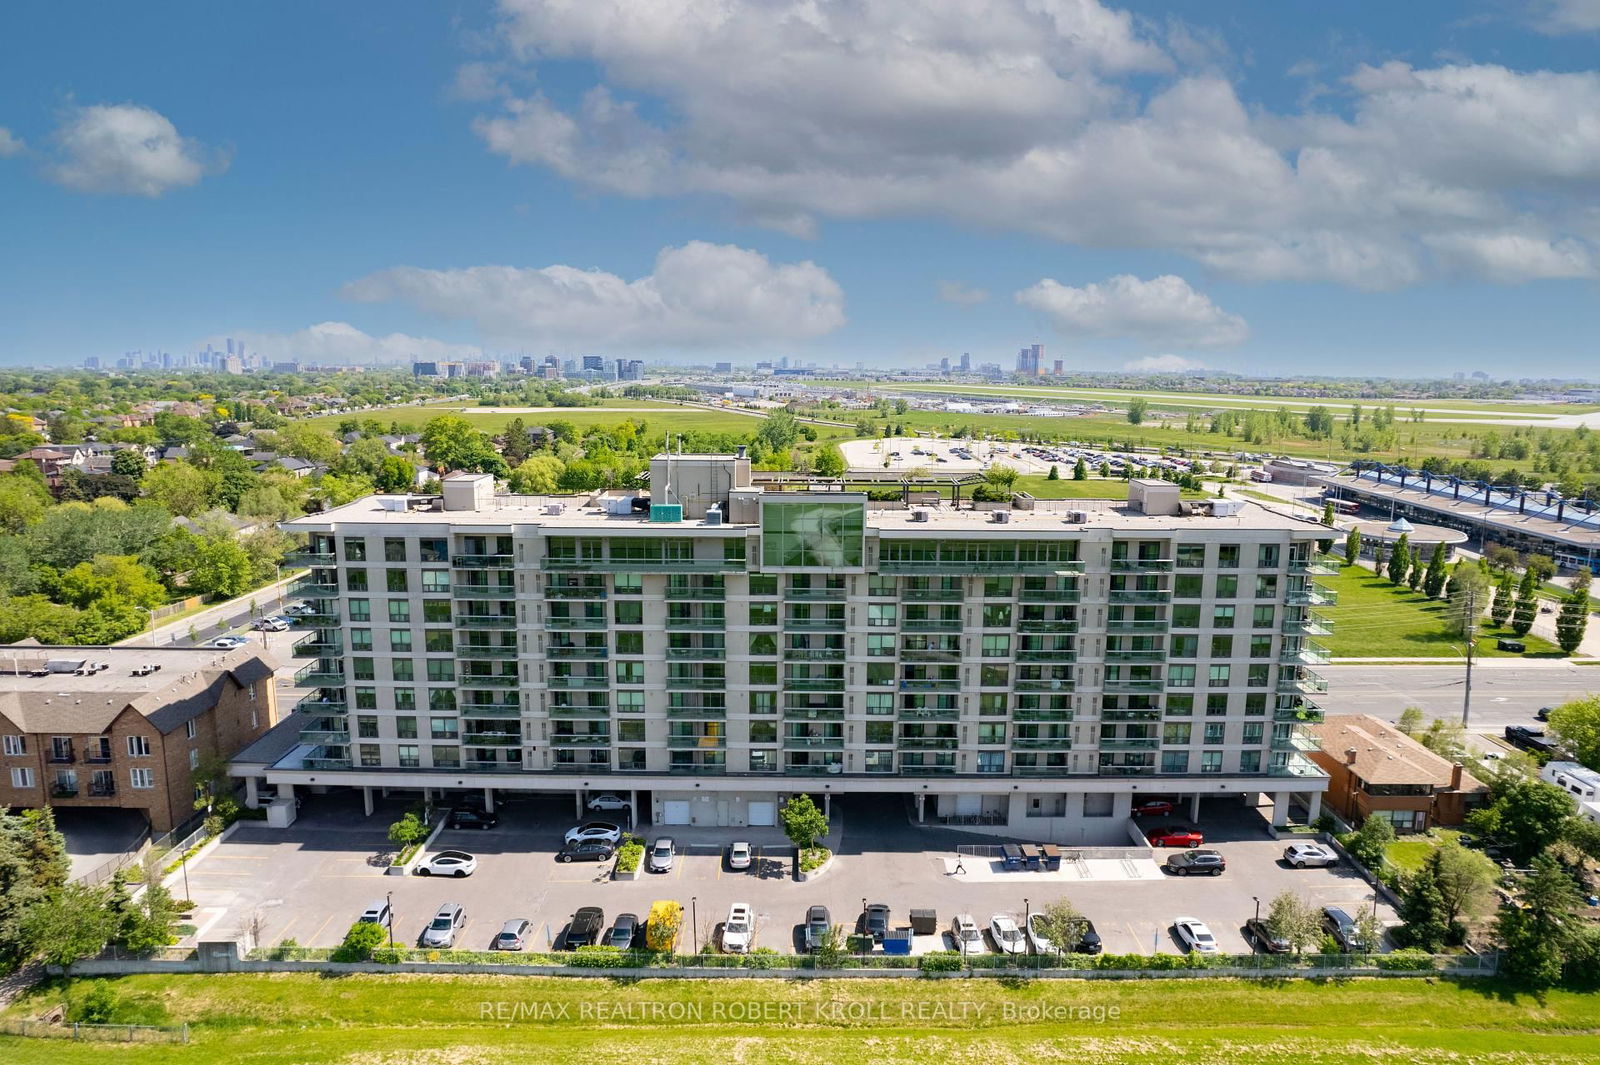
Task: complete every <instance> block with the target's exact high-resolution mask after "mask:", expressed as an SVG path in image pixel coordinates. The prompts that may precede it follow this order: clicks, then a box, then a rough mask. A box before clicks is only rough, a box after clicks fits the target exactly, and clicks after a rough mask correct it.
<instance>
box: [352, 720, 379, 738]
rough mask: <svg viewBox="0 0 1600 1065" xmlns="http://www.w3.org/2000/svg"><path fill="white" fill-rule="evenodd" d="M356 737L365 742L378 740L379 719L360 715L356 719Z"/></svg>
mask: <svg viewBox="0 0 1600 1065" xmlns="http://www.w3.org/2000/svg"><path fill="white" fill-rule="evenodd" d="M356 737H357V738H358V739H363V740H375V739H377V738H378V719H377V718H375V717H373V716H372V715H371V714H360V715H357V717H356Z"/></svg>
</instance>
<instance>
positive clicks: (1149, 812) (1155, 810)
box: [1133, 799, 1172, 817]
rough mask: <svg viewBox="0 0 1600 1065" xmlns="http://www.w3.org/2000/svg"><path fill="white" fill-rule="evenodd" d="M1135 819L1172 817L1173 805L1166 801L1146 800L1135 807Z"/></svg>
mask: <svg viewBox="0 0 1600 1065" xmlns="http://www.w3.org/2000/svg"><path fill="white" fill-rule="evenodd" d="M1133 816H1135V817H1171V816H1172V803H1170V802H1168V801H1167V800H1166V799H1146V800H1145V801H1144V802H1141V803H1139V804H1137V805H1136V806H1134V808H1133Z"/></svg>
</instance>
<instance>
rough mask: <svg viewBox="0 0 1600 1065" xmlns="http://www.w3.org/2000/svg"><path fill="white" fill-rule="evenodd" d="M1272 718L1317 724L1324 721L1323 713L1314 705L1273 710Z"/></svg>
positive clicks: (1303, 723)
mask: <svg viewBox="0 0 1600 1065" xmlns="http://www.w3.org/2000/svg"><path fill="white" fill-rule="evenodd" d="M1272 720H1274V721H1293V722H1297V723H1299V724H1302V725H1317V724H1321V723H1322V720H1323V713H1322V711H1321V710H1318V709H1316V708H1314V707H1310V706H1301V707H1296V708H1295V709H1292V710H1289V709H1282V710H1274V711H1273V712H1272Z"/></svg>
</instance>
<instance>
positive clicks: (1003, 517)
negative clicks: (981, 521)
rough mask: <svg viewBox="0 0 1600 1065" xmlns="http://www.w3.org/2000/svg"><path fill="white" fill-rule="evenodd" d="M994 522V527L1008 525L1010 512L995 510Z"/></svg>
mask: <svg viewBox="0 0 1600 1065" xmlns="http://www.w3.org/2000/svg"><path fill="white" fill-rule="evenodd" d="M994 522H995V524H996V525H1009V524H1011V511H1009V510H997V511H995V512H994Z"/></svg>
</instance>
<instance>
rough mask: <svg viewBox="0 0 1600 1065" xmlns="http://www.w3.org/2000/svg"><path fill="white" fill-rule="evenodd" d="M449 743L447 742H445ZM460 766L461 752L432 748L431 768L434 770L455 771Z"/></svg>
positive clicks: (453, 749) (450, 748) (452, 748)
mask: <svg viewBox="0 0 1600 1065" xmlns="http://www.w3.org/2000/svg"><path fill="white" fill-rule="evenodd" d="M446 742H449V741H446ZM460 766H461V752H460V751H458V750H456V748H454V747H435V748H433V767H434V768H435V769H457V768H460Z"/></svg>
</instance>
